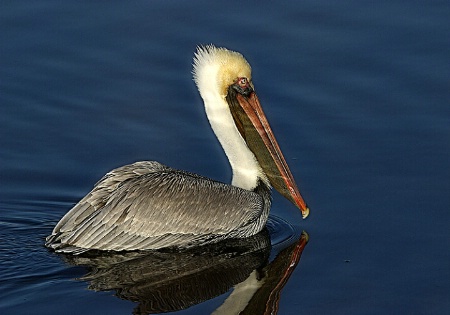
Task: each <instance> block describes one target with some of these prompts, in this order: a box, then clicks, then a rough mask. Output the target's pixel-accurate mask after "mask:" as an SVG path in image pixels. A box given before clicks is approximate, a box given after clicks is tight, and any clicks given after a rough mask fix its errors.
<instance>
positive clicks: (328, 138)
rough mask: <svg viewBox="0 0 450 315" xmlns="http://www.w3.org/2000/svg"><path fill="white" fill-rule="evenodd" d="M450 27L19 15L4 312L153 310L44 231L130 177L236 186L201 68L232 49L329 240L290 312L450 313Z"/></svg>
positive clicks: (2, 75) (247, 12) (10, 32)
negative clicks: (145, 174) (221, 49)
mask: <svg viewBox="0 0 450 315" xmlns="http://www.w3.org/2000/svg"><path fill="white" fill-rule="evenodd" d="M449 16H450V4H449V3H448V1H414V2H412V1H377V2H374V3H369V2H363V1H339V2H335V3H333V2H329V1H288V2H287V1H284V2H283V4H282V5H281V4H280V3H273V2H261V1H258V2H256V1H254V2H242V1H227V2H226V3H214V4H212V3H211V2H210V1H189V2H181V1H180V2H175V1H149V2H147V1H137V2H133V3H132V4H129V3H126V2H122V1H108V2H105V1H101V2H85V3H78V2H64V3H61V2H59V1H20V2H18V1H4V2H2V4H1V5H0V30H1V31H0V292H2V293H1V294H0V313H1V314H31V313H33V314H62V313H64V314H98V313H102V314H131V313H132V312H133V309H135V308H136V305H137V303H136V302H133V301H129V300H126V299H120V298H118V297H116V296H114V294H115V293H114V291H101V292H95V291H93V290H88V289H87V287H88V285H89V283H88V281H85V280H77V279H78V278H80V277H82V276H83V275H85V274H86V269H85V268H83V267H80V266H75V265H73V264H69V263H66V262H64V261H63V259H61V257H60V256H58V255H55V254H54V253H52V252H49V251H47V250H46V248H44V246H43V243H44V237H45V236H46V235H48V234H49V233H50V232H51V230H52V227H53V226H54V224H55V223H56V222H57V221H58V220H59V218H60V217H61V216H62V215H63V214H64V213H65V212H66V211H68V210H69V209H70V208H71V206H72V205H73V204H74V203H75V202H77V201H78V200H79V199H80V198H81V197H82V196H84V195H85V194H86V193H87V192H88V191H89V190H90V189H91V188H92V185H93V184H94V183H95V182H96V181H97V180H98V179H99V178H100V177H101V176H103V175H104V174H105V173H106V172H107V171H109V170H110V169H112V168H115V167H118V166H120V165H124V164H128V163H131V162H134V161H138V160H157V161H160V162H162V163H164V164H167V165H170V166H172V167H176V168H181V169H186V170H189V171H192V172H196V173H200V174H202V175H205V176H208V177H212V178H214V179H217V180H221V181H229V180H230V178H231V172H230V169H229V167H228V165H227V161H226V158H225V156H224V155H223V153H222V150H221V148H220V146H219V144H218V142H217V140H216V139H215V136H214V135H213V133H212V131H211V130H210V128H209V124H208V122H207V120H206V117H205V114H204V112H203V105H202V103H201V99H200V97H199V95H198V93H197V91H196V88H195V85H194V83H193V81H192V78H191V73H190V71H191V63H192V57H193V53H194V51H195V47H196V45H198V44H208V43H214V44H216V45H219V46H226V47H228V48H231V49H234V50H238V51H240V52H242V53H243V54H244V55H245V56H246V57H247V59H248V60H249V62H250V63H251V64H252V66H253V81H254V83H255V86H256V89H257V91H258V95H259V98H260V100H261V103H262V106H263V107H264V110H265V112H266V115H267V116H268V118H269V120H270V122H271V124H272V128H273V129H274V132H275V134H276V136H277V139H278V141H279V142H280V146H281V148H282V149H283V151H284V154H285V156H286V158H287V160H288V163H289V164H290V166H291V170H292V172H293V173H294V176H295V177H296V179H297V182H298V184H299V186H300V190H301V192H302V194H303V196H304V197H305V199H306V200H307V202H308V204H309V206H310V208H311V214H310V217H309V218H308V219H307V220H305V221H302V220H301V216H300V213H299V212H298V210H296V209H295V208H294V207H293V206H292V205H291V204H290V203H289V202H288V201H286V200H284V199H283V198H281V197H279V196H278V195H275V196H274V197H275V202H274V206H273V208H272V213H273V214H274V215H276V216H278V217H281V218H282V219H283V220H285V221H287V222H289V223H290V224H291V225H293V226H296V227H295V228H294V230H297V231H298V230H302V229H304V230H306V231H307V232H308V234H309V243H308V245H307V246H306V247H305V249H304V252H303V254H302V257H301V260H300V262H299V264H298V265H297V267H296V268H295V270H294V271H293V273H292V274H291V276H290V278H289V280H288V281H287V283H286V285H285V287H284V288H283V290H282V292H281V298H280V302H279V312H278V314H330V313H333V314H380V313H385V314H448V313H449V312H450V298H449V292H450V267H449V266H450V251H449V243H450V232H449V231H450V211H449V209H450V193H449V192H450V106H449V101H450V40H449V39H450V19H449ZM285 227H286V229H284V228H283V226H282V225H280V226H275V228H272V229H271V235H272V237H273V239H272V243H274V244H275V245H276V244H279V243H282V240H284V239H285V236H286V235H287V234H289V233H291V232H292V230H289V229H288V228H287V227H288V225H286V226H285ZM284 234H285V235H284ZM280 235H281V236H280ZM280 250H281V249H280ZM274 256H276V253H275V254H274V253H271V257H272V258H271V259H273V257H274ZM230 292H231V290H230V291H229V292H228V293H224V294H222V295H219V296H217V297H215V298H212V299H210V300H206V301H204V302H201V303H199V304H197V305H194V306H191V307H189V308H187V309H185V310H184V311H179V312H177V314H209V313H211V312H213V311H214V310H215V309H216V308H218V307H219V306H220V305H221V304H222V303H223V302H224V301H225V300H226V299H227V297H228V296H229V295H230Z"/></svg>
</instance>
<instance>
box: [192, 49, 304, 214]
mask: <svg viewBox="0 0 450 315" xmlns="http://www.w3.org/2000/svg"><path fill="white" fill-rule="evenodd" d="M193 75H194V81H195V83H196V84H197V87H198V90H199V92H200V95H201V97H202V98H203V100H204V103H205V108H206V113H207V116H208V119H209V121H210V123H211V126H212V128H213V130H214V132H215V133H216V135H217V138H218V139H219V141H220V143H221V144H222V147H223V148H224V150H225V153H226V154H227V156H228V159H229V161H230V164H231V167H232V169H233V185H235V186H239V187H241V188H245V189H253V188H255V186H256V183H257V181H258V179H261V180H263V181H264V182H266V183H267V184H269V182H270V184H271V185H272V186H273V187H274V188H275V189H276V190H277V191H278V192H279V193H280V194H282V195H283V196H284V197H286V198H287V199H289V200H290V201H292V202H293V203H294V204H295V205H296V206H297V207H298V208H299V209H300V210H301V211H302V216H303V218H306V217H307V216H308V214H309V209H308V207H307V206H306V203H305V202H304V200H303V198H302V196H301V195H300V192H299V190H298V188H297V185H296V183H295V181H294V178H293V176H292V174H291V171H290V170H289V167H288V165H287V163H286V161H285V159H284V157H283V154H282V153H281V150H280V148H279V146H278V143H277V141H276V139H275V136H274V135H273V132H272V129H271V128H270V126H269V123H268V121H267V118H266V116H265V114H264V112H263V110H262V108H261V105H260V103H259V100H258V97H257V96H256V93H255V89H254V86H253V83H252V74H251V67H250V65H249V63H248V62H247V60H245V58H244V57H243V56H242V55H241V54H240V53H238V52H235V51H231V50H228V49H226V48H217V47H215V46H213V45H209V46H205V47H198V49H197V52H196V54H195V57H194V70H193Z"/></svg>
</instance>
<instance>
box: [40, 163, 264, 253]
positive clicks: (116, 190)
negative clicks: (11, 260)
mask: <svg viewBox="0 0 450 315" xmlns="http://www.w3.org/2000/svg"><path fill="white" fill-rule="evenodd" d="M262 208H263V200H262V198H261V196H259V195H258V194H256V193H254V192H251V191H248V190H244V189H241V188H238V187H234V186H231V185H226V184H223V183H220V182H216V181H213V180H211V179H208V178H205V177H201V176H198V175H195V174H191V173H188V172H184V171H179V170H175V169H172V168H169V167H167V166H164V165H162V164H160V163H157V162H137V163H134V164H130V165H126V166H123V167H120V168H117V169H115V170H113V171H111V172H109V173H108V174H106V175H105V176H104V177H103V178H102V179H101V180H100V181H99V182H98V183H97V184H96V185H95V187H94V189H93V190H92V191H91V192H90V193H89V194H88V195H87V196H85V197H84V198H83V199H82V200H81V201H80V202H79V203H78V204H77V205H75V206H74V207H73V208H72V209H71V210H70V211H69V212H68V213H67V214H66V215H65V216H64V217H63V218H62V219H61V221H60V222H59V223H58V224H57V225H56V227H55V229H54V230H53V233H52V235H50V236H49V237H48V238H47V243H46V244H47V246H49V247H52V248H54V249H56V250H58V249H60V250H61V251H73V250H72V249H71V248H73V247H75V251H76V248H87V249H91V248H94V249H104V250H133V249H156V248H162V247H170V246H181V247H186V246H189V245H192V244H195V243H198V242H208V240H212V239H215V240H217V239H220V238H221V237H222V238H227V237H239V236H241V237H244V236H249V235H245V233H246V232H248V231H247V230H246V228H245V227H248V226H250V225H251V224H252V223H254V222H255V221H256V220H257V219H258V218H259V217H260V215H261V212H262ZM254 233H255V232H253V233H252V234H254ZM240 234H242V235H240ZM64 248H66V250H64Z"/></svg>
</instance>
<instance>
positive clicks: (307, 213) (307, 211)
mask: <svg viewBox="0 0 450 315" xmlns="http://www.w3.org/2000/svg"><path fill="white" fill-rule="evenodd" d="M308 216H309V208H308V207H306V208H305V210H302V218H303V219H306V218H307V217H308Z"/></svg>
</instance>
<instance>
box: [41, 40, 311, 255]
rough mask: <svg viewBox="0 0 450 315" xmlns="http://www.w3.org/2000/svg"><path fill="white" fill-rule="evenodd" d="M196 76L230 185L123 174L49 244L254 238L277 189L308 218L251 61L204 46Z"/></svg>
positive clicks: (95, 193)
mask: <svg viewBox="0 0 450 315" xmlns="http://www.w3.org/2000/svg"><path fill="white" fill-rule="evenodd" d="M193 76H194V81H195V83H196V85H197V88H198V90H199V92H200V95H201V97H202V99H203V101H204V105H205V111H206V115H207V117H208V120H209V122H210V125H211V127H212V129H213V131H214V133H215V134H216V136H217V138H218V140H219V142H220V144H221V145H222V147H223V150H224V151H225V154H226V156H227V157H228V160H229V162H230V165H231V168H232V172H233V177H232V182H231V185H229V184H224V183H221V182H218V181H215V180H212V179H209V178H206V177H203V176H200V175H196V174H193V173H189V172H186V171H182V170H177V169H173V168H170V167H168V166H165V165H163V164H160V163H158V162H155V161H142V162H136V163H134V164H129V165H125V166H122V167H119V168H116V169H114V170H112V171H110V172H109V173H107V174H106V175H105V176H104V177H103V178H102V179H100V181H98V182H97V183H96V184H95V186H94V188H93V189H92V191H91V192H89V193H88V194H87V195H86V196H85V197H84V198H83V199H82V200H81V201H80V202H78V203H77V204H76V205H75V206H74V207H73V208H72V209H71V210H70V211H69V212H67V214H66V215H64V216H63V218H62V219H61V220H60V221H59V222H58V223H57V225H56V226H55V228H54V229H53V232H52V234H51V235H49V236H48V237H47V238H46V246H47V247H49V248H52V249H54V250H55V251H57V252H65V253H72V254H78V253H82V252H84V251H87V250H90V249H97V250H111V251H129V250H152V249H161V248H167V247H174V248H188V247H193V246H199V245H204V244H209V243H214V242H218V241H220V240H224V239H229V238H246V237H250V236H252V235H255V234H256V233H258V232H260V231H261V230H262V229H263V227H264V226H265V224H266V222H267V219H268V216H269V210H270V206H271V192H270V190H271V187H273V188H275V189H276V190H277V191H278V192H279V193H280V194H281V195H283V196H284V197H286V198H287V199H288V200H290V201H291V202H292V203H293V204H294V205H295V206H297V207H298V208H299V209H300V210H301V212H302V216H303V218H306V217H307V216H308V214H309V208H308V207H307V205H306V203H305V201H304V200H303V198H302V196H301V195H300V192H299V190H298V188H297V185H296V183H295V181H294V178H293V176H292V174H291V171H290V170H289V167H288V165H287V163H286V160H285V158H284V157H283V154H282V153H281V150H280V147H279V145H278V143H277V141H276V139H275V137H274V134H273V132H272V129H271V128H270V126H269V123H268V121H267V118H266V116H265V114H264V112H263V110H262V108H261V105H260V103H259V100H258V97H257V96H256V93H255V89H254V86H253V83H252V76H251V67H250V65H249V63H248V62H247V61H246V60H245V58H244V57H243V56H242V55H241V54H240V53H238V52H235V51H231V50H228V49H226V48H218V47H215V46H213V45H208V46H200V47H198V48H197V51H196V53H195V55H194V63H193Z"/></svg>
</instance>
